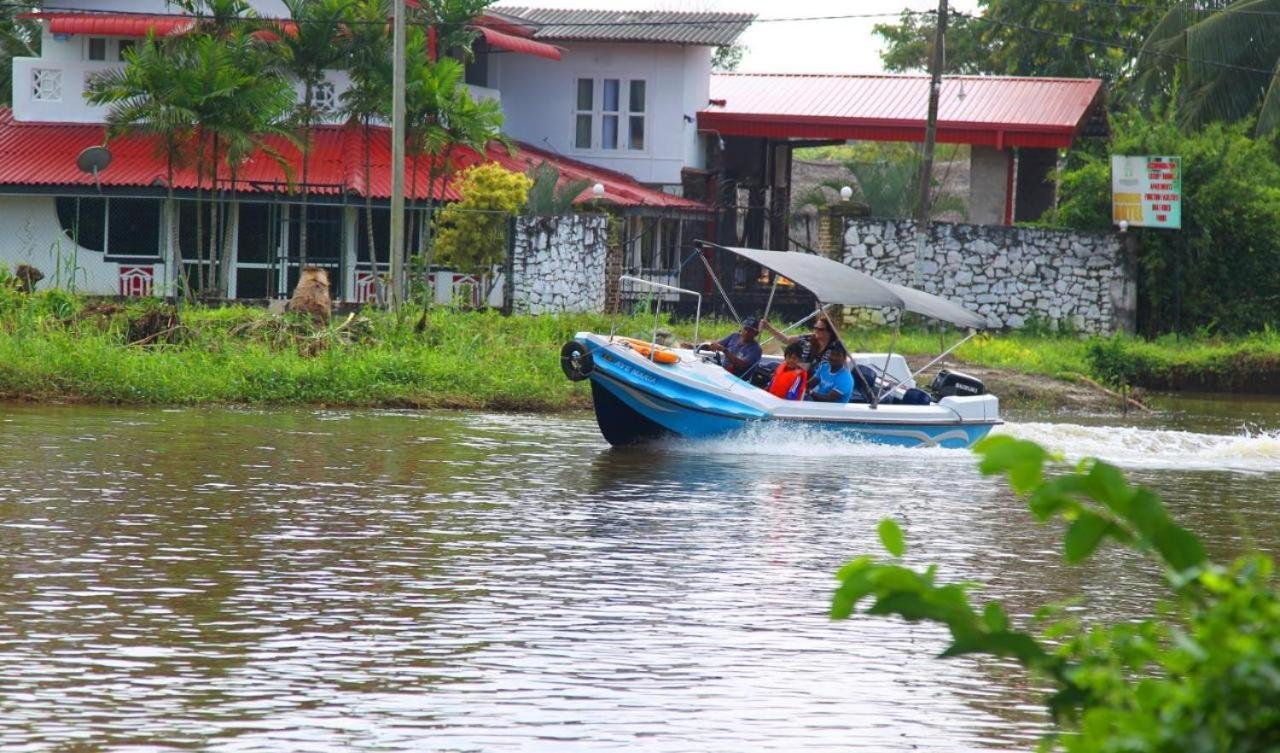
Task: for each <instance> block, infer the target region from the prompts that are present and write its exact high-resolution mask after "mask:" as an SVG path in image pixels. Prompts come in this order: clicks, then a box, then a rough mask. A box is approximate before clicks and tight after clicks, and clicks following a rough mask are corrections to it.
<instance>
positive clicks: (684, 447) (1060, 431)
mask: <svg viewBox="0 0 1280 753" xmlns="http://www.w3.org/2000/svg"><path fill="white" fill-rule="evenodd" d="M994 433H999V434H1006V435H1009V436H1013V437H1017V438H1019V439H1028V440H1031V441H1033V442H1036V443H1038V444H1040V445H1043V446H1044V447H1047V448H1049V449H1051V450H1054V451H1055V452H1058V453H1061V454H1062V455H1064V456H1065V457H1066V458H1067V459H1069V460H1071V461H1075V460H1079V459H1080V458H1084V457H1094V458H1099V459H1101V460H1105V461H1107V462H1109V463H1114V464H1115V465H1118V466H1121V467H1123V468H1135V469H1170V470H1194V471H1231V472H1237V473H1262V474H1270V473H1276V474H1280V432H1258V433H1242V434H1234V435H1223V434H1199V433H1195V432H1187V431H1176V430H1171V429H1139V428H1134V427H1128V426H1083V425H1080V424H1069V423H1009V424H1005V425H1003V426H1000V427H997V428H996V429H995V432H994ZM664 450H666V451H668V452H676V453H679V454H682V455H683V454H690V455H704V456H755V455H758V456H767V457H769V458H774V459H777V458H809V457H814V456H817V457H822V458H831V457H838V458H879V459H885V460H889V461H892V460H893V459H895V458H896V459H910V460H920V459H927V460H930V461H934V462H936V461H947V462H959V463H969V464H971V463H973V462H974V458H973V456H972V454H971V453H970V452H969V451H968V450H948V449H943V448H941V447H928V448H924V447H917V448H910V449H908V448H903V447H892V446H889V445H882V444H875V443H871V442H865V441H859V440H857V439H852V438H848V437H841V436H839V435H833V434H831V433H828V432H823V431H818V430H813V429H806V428H804V427H797V426H795V425H786V424H760V425H757V426H754V427H752V428H750V429H748V430H747V431H745V432H742V433H740V434H735V435H733V436H731V437H725V438H723V439H710V440H707V439H699V440H686V439H674V440H669V441H667V442H664Z"/></svg>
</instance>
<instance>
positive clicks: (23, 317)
mask: <svg viewBox="0 0 1280 753" xmlns="http://www.w3.org/2000/svg"><path fill="white" fill-rule="evenodd" d="M610 323H611V320H610V318H609V317H606V316H598V315H566V316H539V317H503V316H500V315H499V314H497V313H493V312H464V311H454V310H450V309H444V308H437V309H434V310H432V311H431V312H430V314H429V315H428V316H427V317H426V319H425V322H423V321H422V320H421V311H420V310H413V309H410V310H408V311H406V312H405V314H404V315H402V316H401V317H400V318H399V319H397V318H396V317H394V316H393V315H391V314H388V313H384V312H377V311H369V312H365V313H363V314H361V315H360V316H357V317H355V318H354V319H350V320H347V319H346V318H345V317H337V318H335V320H334V323H333V325H332V326H331V327H330V328H329V329H321V330H318V331H316V330H313V329H312V327H311V325H310V324H309V323H306V322H303V321H301V320H296V319H293V318H289V317H281V316H278V315H272V314H269V313H268V312H266V311H265V310H263V309H258V308H248V307H243V306H232V307H226V308H207V307H202V306H185V307H183V308H182V310H181V311H180V312H179V313H178V316H177V319H176V320H175V319H173V318H172V311H171V310H170V309H168V308H166V307H163V306H161V305H159V304H158V303H155V302H131V303H129V304H119V303H110V302H95V301H88V300H85V299H81V298H77V297H74V296H69V295H66V294H63V293H60V292H57V291H51V292H44V293H39V294H37V295H34V296H30V297H27V296H18V295H12V294H10V295H4V296H0V398H8V399H21V400H61V401H85V402H106V403H138V404H165V405H190V404H200V403H240V404H314V405H342V406H412V407H454V408H484V409H494V410H528V411H562V410H571V409H578V408H585V407H587V406H588V405H589V402H590V398H589V392H588V390H587V388H586V387H585V386H584V385H582V384H573V383H570V382H568V381H567V380H566V379H565V378H564V376H563V375H562V374H561V372H560V368H559V361H558V358H557V355H558V352H559V347H560V345H561V344H562V343H563V342H565V341H566V340H568V339H569V338H570V337H572V336H573V334H574V333H575V332H578V331H582V330H591V331H608V329H609V326H610ZM652 323H653V319H652V317H651V316H640V317H634V318H629V319H624V320H623V321H622V322H621V326H620V328H619V331H620V332H622V333H627V334H636V335H642V334H644V333H646V332H648V331H649V330H650V329H651V327H652ZM664 327H665V328H667V329H669V330H670V331H672V332H673V333H674V334H675V336H676V337H678V338H680V339H686V340H687V339H691V338H692V334H693V333H692V325H691V324H690V323H683V322H682V323H674V324H673V323H665V322H664ZM733 329H734V326H733V325H732V323H729V322H724V321H720V322H714V321H713V322H707V321H704V322H703V326H702V333H701V334H702V337H703V339H706V338H708V337H711V336H717V335H723V334H724V333H727V332H729V331H732V330H733ZM846 336H847V339H848V340H849V341H850V344H851V346H852V347H854V348H857V349H865V350H882V349H884V348H885V347H887V346H888V344H889V334H888V333H885V332H883V331H867V332H862V331H855V330H852V329H850V330H848V331H847V333H846ZM1184 342H1185V341H1184ZM941 344H942V341H941V340H940V338H939V336H938V335H937V334H936V333H929V332H925V331H913V332H908V333H904V334H903V336H902V337H901V338H900V339H899V341H898V345H897V350H899V351H900V352H903V353H906V354H908V355H914V356H925V355H930V354H936V353H937V352H939V347H940V345H941ZM948 344H950V341H948ZM1241 347H1242V348H1244V352H1247V353H1250V354H1253V355H1251V356H1250V357H1251V358H1255V359H1256V362H1257V363H1259V364H1266V363H1270V364H1271V366H1270V368H1271V370H1272V371H1271V372H1270V373H1271V374H1272V378H1273V379H1274V374H1275V370H1276V363H1277V362H1278V361H1280V341H1278V338H1276V337H1275V336H1274V335H1270V336H1268V338H1255V339H1253V340H1249V341H1244V344H1243V345H1241ZM1226 352H1231V351H1229V350H1221V349H1218V350H1215V349H1214V348H1212V347H1209V346H1196V347H1192V346H1191V345H1189V344H1188V345H1186V346H1185V347H1174V346H1173V345H1170V344H1167V343H1165V344H1161V343H1156V344H1155V345H1147V344H1144V343H1141V342H1140V341H1135V340H1128V339H1117V340H1096V339H1095V340H1080V339H1077V338H1071V337H1043V336H1034V335H1029V334H1022V333H1012V334H1008V335H997V336H994V337H985V336H983V337H980V338H978V339H976V340H974V341H971V342H970V343H967V344H966V345H965V346H964V347H962V348H961V349H960V350H959V351H957V353H956V354H955V356H954V359H955V360H958V361H963V362H965V363H969V364H974V365H977V366H982V367H987V368H989V369H994V370H998V371H1000V372H1002V373H1008V374H1009V375H1010V376H1011V377H1014V378H1016V375H1017V374H1018V373H1025V374H1037V375H1044V376H1049V377H1057V378H1067V379H1071V378H1076V375H1085V376H1087V377H1090V378H1095V379H1109V378H1114V375H1115V374H1123V377H1124V378H1125V379H1127V380H1128V382H1127V383H1129V384H1134V385H1141V384H1142V382H1141V381H1139V380H1140V378H1142V377H1141V375H1143V374H1148V373H1150V374H1166V373H1180V372H1165V371H1160V370H1159V369H1158V368H1157V366H1155V365H1152V364H1159V363H1163V362H1162V361H1159V360H1157V359H1156V357H1155V356H1153V355H1152V354H1153V353H1154V354H1161V355H1162V356H1163V357H1165V358H1167V359H1174V358H1175V357H1176V358H1181V359H1184V360H1182V361H1172V360H1170V361H1169V362H1171V363H1179V364H1183V363H1185V364H1194V363H1196V362H1197V361H1196V360H1195V359H1204V360H1205V361H1207V362H1208V363H1209V364H1211V365H1212V367H1213V368H1214V369H1218V368H1219V364H1220V363H1221V359H1222V358H1223V356H1222V355H1221V353H1226ZM1099 353H1103V354H1105V356H1106V357H1105V358H1103V357H1101V356H1099V355H1098V354H1099ZM1125 359H1131V360H1132V361H1133V362H1134V363H1139V364H1143V366H1142V369H1140V370H1134V371H1122V370H1121V369H1122V368H1127V367H1122V366H1116V365H1115V364H1126V363H1129V361H1128V360H1125ZM1267 359H1271V360H1270V361H1268V360H1267ZM921 360H925V359H921ZM1178 368H1192V367H1191V366H1185V367H1184V366H1179V367H1178ZM1259 368H1261V367H1259ZM1215 373H1216V372H1215ZM1029 389H1030V394H1029V395H1028V396H1026V397H1024V398H1022V399H1025V400H1028V401H1034V399H1035V396H1034V392H1035V389H1034V387H1032V388H1029ZM1024 394H1027V393H1025V392H1024Z"/></svg>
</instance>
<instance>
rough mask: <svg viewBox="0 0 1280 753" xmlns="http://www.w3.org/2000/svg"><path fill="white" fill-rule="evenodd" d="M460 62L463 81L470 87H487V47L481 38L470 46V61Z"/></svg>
mask: <svg viewBox="0 0 1280 753" xmlns="http://www.w3.org/2000/svg"><path fill="white" fill-rule="evenodd" d="M462 62H463V81H465V82H466V83H468V84H470V85H472V86H484V87H488V86H489V45H488V44H486V43H485V41H484V39H483V38H482V39H477V40H476V41H475V44H473V45H472V46H471V59H470V60H463V61H462Z"/></svg>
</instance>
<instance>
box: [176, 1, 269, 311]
mask: <svg viewBox="0 0 1280 753" xmlns="http://www.w3.org/2000/svg"><path fill="white" fill-rule="evenodd" d="M167 2H168V4H170V5H173V6H175V7H177V8H178V9H180V10H182V11H184V12H185V13H188V14H190V15H192V16H194V17H195V24H194V25H193V27H192V29H191V30H190V31H188V32H187V33H185V34H181V35H179V36H177V37H175V38H174V39H173V40H172V42H173V44H174V45H175V46H176V47H179V48H183V49H182V53H181V54H186V55H189V56H191V57H192V59H193V61H194V65H195V66H196V67H197V68H198V69H199V71H200V75H201V78H202V80H203V84H202V86H203V96H202V97H201V98H200V103H201V106H200V107H199V108H197V112H198V113H199V119H198V121H199V122H198V127H197V129H196V249H197V251H196V255H197V258H198V259H199V269H198V278H199V285H200V290H201V292H207V291H209V290H210V289H211V288H213V286H214V281H215V273H214V270H215V267H216V265H217V264H218V261H217V259H218V248H219V247H218V236H219V229H221V226H222V220H221V211H220V210H221V205H220V201H219V200H218V198H217V196H218V173H219V167H218V166H219V164H220V159H219V152H220V150H221V144H220V142H219V140H218V135H217V130H216V129H215V128H211V127H210V125H211V124H212V123H213V122H214V121H216V120H217V119H218V117H219V116H220V115H221V114H222V112H223V111H224V110H223V107H224V102H225V100H226V98H227V97H226V95H227V92H228V91H231V90H234V88H235V86H238V85H240V84H239V83H238V79H239V77H238V75H237V71H236V65H235V64H236V61H235V60H233V59H231V57H230V56H229V55H228V54H226V53H227V50H226V49H225V45H223V43H224V42H225V41H226V40H227V39H228V37H229V36H230V35H232V34H250V33H252V32H254V31H256V30H258V29H260V28H262V24H261V20H260V19H259V18H258V16H257V12H256V11H255V10H254V8H253V6H252V5H251V4H250V3H249V2H248V0H167ZM220 45H222V47H220ZM228 87H231V88H230V89H229V88H228ZM206 170H208V176H209V190H210V194H211V195H212V196H213V197H214V199H213V201H212V202H211V203H210V205H209V207H208V210H209V211H208V219H209V241H208V264H205V255H204V248H205V244H204V227H203V225H204V220H205V206H204V195H203V194H204V176H205V171H206Z"/></svg>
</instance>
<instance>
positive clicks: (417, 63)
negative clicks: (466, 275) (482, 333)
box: [405, 26, 460, 258]
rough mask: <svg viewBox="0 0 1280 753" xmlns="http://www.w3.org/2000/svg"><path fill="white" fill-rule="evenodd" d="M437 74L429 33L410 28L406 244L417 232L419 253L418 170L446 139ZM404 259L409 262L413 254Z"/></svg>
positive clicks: (406, 107) (407, 79)
mask: <svg viewBox="0 0 1280 753" xmlns="http://www.w3.org/2000/svg"><path fill="white" fill-rule="evenodd" d="M436 73H437V70H436V68H435V66H434V64H433V62H432V61H431V57H430V54H429V50H428V41H427V34H426V32H425V31H424V30H423V28H422V27H421V26H412V27H410V28H409V29H408V30H407V31H406V38H405V154H406V155H407V156H408V157H409V159H411V160H412V161H413V162H412V165H411V168H410V179H409V191H408V193H409V219H410V224H409V229H408V232H407V233H405V242H406V243H408V242H409V241H410V239H412V238H413V237H414V231H415V229H418V231H419V234H418V236H417V237H418V243H419V248H418V252H419V253H420V252H421V250H422V248H421V245H422V241H423V235H422V234H421V229H420V228H417V223H418V220H419V212H418V172H419V166H420V165H421V163H422V157H423V156H425V155H429V154H436V153H438V151H439V150H440V148H441V145H442V144H443V142H444V140H445V138H446V134H445V132H444V128H443V127H442V126H441V125H440V122H439V120H440V119H439V113H440V85H441V80H440V77H439V76H437V75H436ZM459 80H460V79H459ZM456 84H457V80H455V82H454V85H456ZM405 256H406V258H408V257H411V256H412V254H405Z"/></svg>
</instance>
